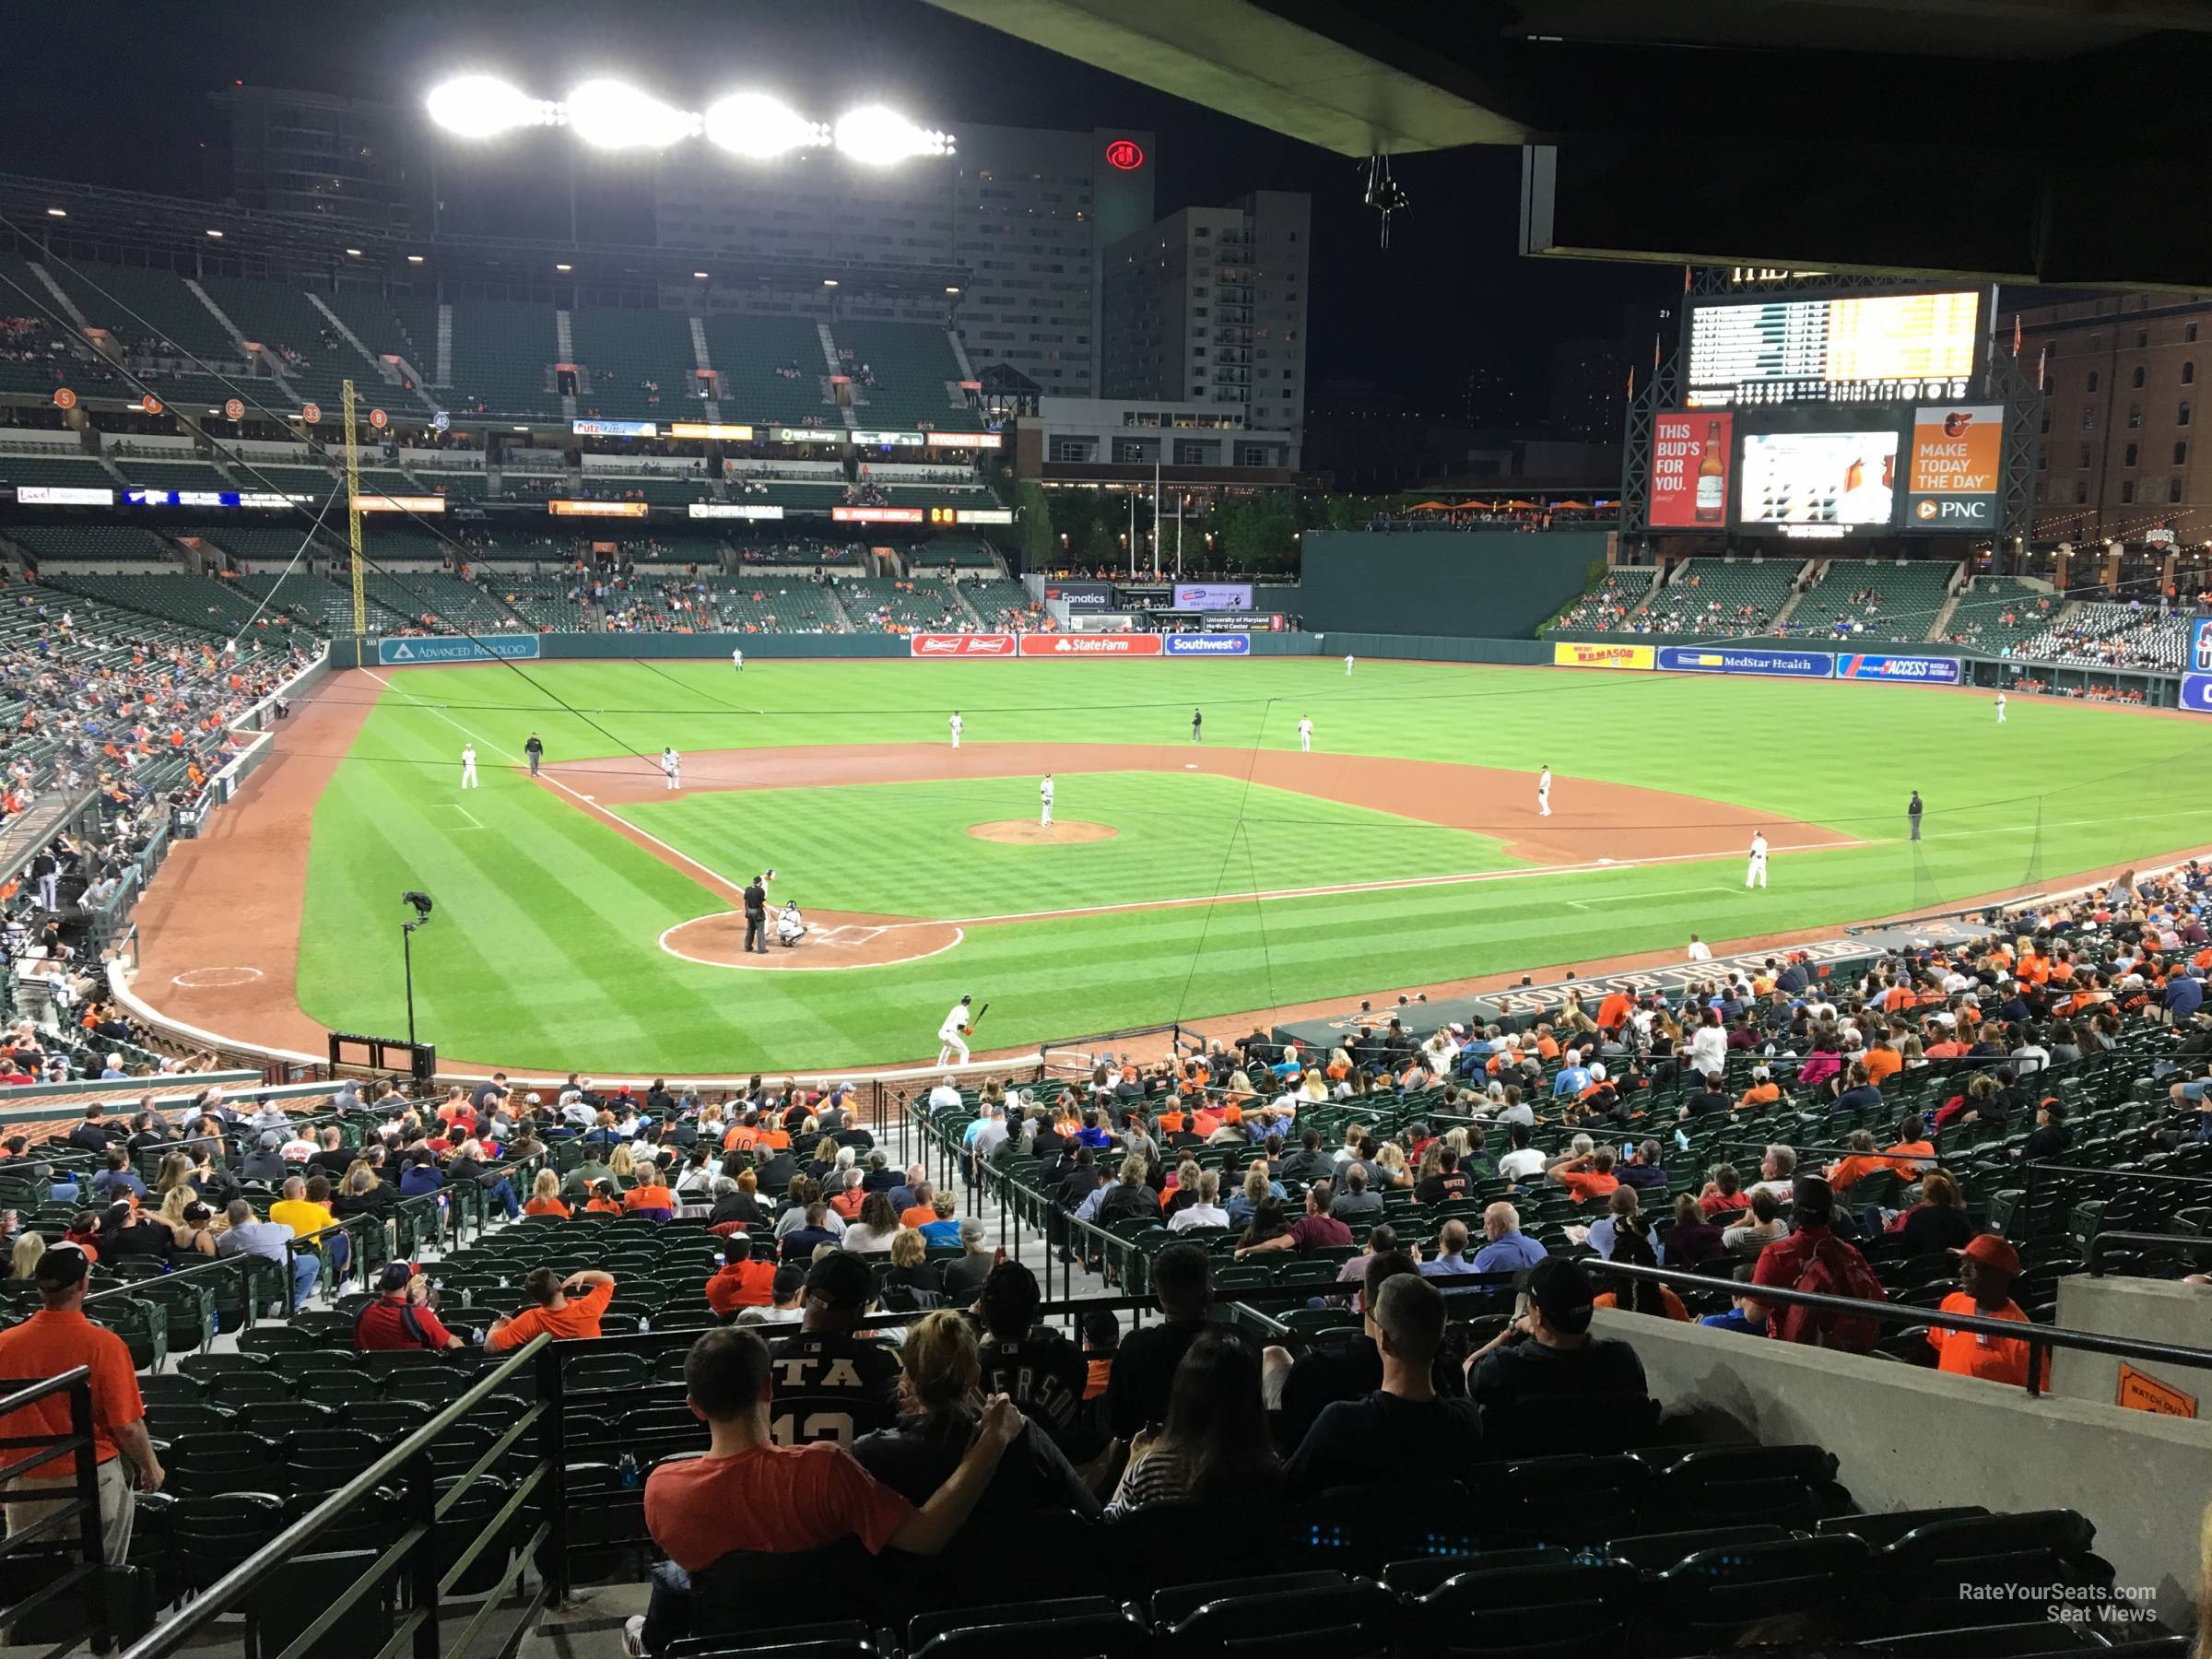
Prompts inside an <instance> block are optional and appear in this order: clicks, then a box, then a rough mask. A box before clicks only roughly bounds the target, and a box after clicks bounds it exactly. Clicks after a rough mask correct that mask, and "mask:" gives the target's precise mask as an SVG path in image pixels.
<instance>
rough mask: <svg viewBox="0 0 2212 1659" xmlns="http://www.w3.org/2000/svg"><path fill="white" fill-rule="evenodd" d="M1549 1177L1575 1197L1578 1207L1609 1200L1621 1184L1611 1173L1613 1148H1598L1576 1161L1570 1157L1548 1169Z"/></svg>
mask: <svg viewBox="0 0 2212 1659" xmlns="http://www.w3.org/2000/svg"><path fill="white" fill-rule="evenodd" d="M1548 1173H1549V1175H1550V1178H1551V1179H1552V1180H1554V1181H1556V1182H1559V1184H1560V1185H1561V1186H1563V1187H1565V1188H1566V1189H1567V1190H1568V1191H1569V1192H1570V1193H1572V1194H1574V1201H1575V1202H1576V1203H1577V1204H1587V1203H1589V1202H1590V1200H1591V1199H1593V1198H1606V1197H1610V1196H1611V1195H1612V1193H1613V1189H1614V1188H1615V1187H1617V1186H1618V1185H1619V1184H1620V1182H1619V1180H1618V1178H1617V1177H1616V1176H1615V1175H1614V1173H1613V1148H1612V1147H1594V1148H1593V1149H1592V1150H1591V1151H1590V1152H1588V1153H1586V1154H1584V1155H1583V1156H1582V1157H1579V1158H1569V1159H1565V1160H1564V1161H1562V1162H1559V1163H1556V1164H1554V1165H1552V1166H1551V1169H1550V1171H1548Z"/></svg>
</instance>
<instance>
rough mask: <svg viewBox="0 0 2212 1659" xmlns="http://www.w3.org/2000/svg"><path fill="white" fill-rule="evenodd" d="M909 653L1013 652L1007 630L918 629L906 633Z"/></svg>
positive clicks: (975, 654) (978, 654)
mask: <svg viewBox="0 0 2212 1659" xmlns="http://www.w3.org/2000/svg"><path fill="white" fill-rule="evenodd" d="M906 649H907V651H908V653H909V654H911V655H913V656H918V657H1010V656H1012V655H1014V654H1015V652H1014V636H1013V635H1012V634H1009V633H973V634H947V633H921V634H909V635H907V637H906Z"/></svg>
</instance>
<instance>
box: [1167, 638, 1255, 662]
mask: <svg viewBox="0 0 2212 1659" xmlns="http://www.w3.org/2000/svg"><path fill="white" fill-rule="evenodd" d="M1167 646H1168V652H1167V654H1168V655H1170V656H1216V657H1219V656H1250V655H1251V654H1252V636H1251V635H1250V634H1248V633H1201V634H1170V635H1168V637H1167Z"/></svg>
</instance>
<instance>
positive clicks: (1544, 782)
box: [1536, 766, 1551, 818]
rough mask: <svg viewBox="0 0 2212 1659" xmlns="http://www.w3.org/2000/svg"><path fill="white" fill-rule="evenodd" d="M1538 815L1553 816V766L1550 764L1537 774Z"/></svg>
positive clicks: (1541, 816)
mask: <svg viewBox="0 0 2212 1659" xmlns="http://www.w3.org/2000/svg"><path fill="white" fill-rule="evenodd" d="M1536 816H1537V817H1538V818H1549V817H1550V816H1551V768H1550V767H1548V766H1547V767H1546V768H1545V769H1544V770H1543V771H1540V772H1538V773H1537V774H1536Z"/></svg>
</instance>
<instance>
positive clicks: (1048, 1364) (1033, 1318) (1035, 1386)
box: [977, 1262, 1089, 1435]
mask: <svg viewBox="0 0 2212 1659" xmlns="http://www.w3.org/2000/svg"><path fill="white" fill-rule="evenodd" d="M1043 1300H1044V1299H1043V1298H1042V1297H1041V1295H1040V1294H1039V1293H1038V1289H1037V1276H1036V1275H1035V1274H1033V1273H1031V1272H1030V1270H1029V1269H1028V1268H1027V1267H1024V1266H1023V1265H1021V1264H1020V1263H1019V1262H1001V1263H999V1264H998V1265H996V1266H994V1268H992V1269H991V1277H989V1278H987V1279H985V1280H984V1281H983V1293H982V1299H981V1300H979V1301H978V1303H977V1311H978V1312H980V1313H981V1314H982V1345H981V1354H980V1360H981V1363H982V1374H983V1391H984V1392H985V1393H986V1394H1005V1395H1006V1397H1007V1398H1008V1399H1010V1400H1012V1401H1013V1402H1014V1404H1015V1405H1017V1406H1020V1407H1021V1409H1022V1414H1023V1415H1024V1416H1025V1417H1027V1418H1030V1420H1031V1421H1033V1422H1036V1423H1038V1424H1040V1425H1041V1426H1042V1427H1043V1428H1044V1429H1045V1430H1047V1431H1048V1432H1049V1433H1052V1434H1053V1435H1064V1434H1065V1433H1066V1432H1067V1431H1068V1430H1069V1429H1071V1428H1073V1427H1074V1425H1075V1421H1076V1417H1077V1413H1078V1412H1079V1411H1080V1410H1081V1409H1082V1407H1083V1384H1084V1382H1086V1380H1087V1379H1088V1375H1089V1367H1088V1364H1087V1363H1086V1362H1085V1360H1084V1359H1083V1351H1082V1350H1081V1349H1080V1348H1078V1347H1077V1346H1076V1345H1075V1344H1074V1343H1072V1342H1070V1341H1069V1340H1068V1339H1067V1338H1066V1337H1065V1336H1064V1335H1061V1334H1060V1333H1059V1332H1058V1331H1057V1330H1054V1329H1053V1328H1052V1327H1050V1326H1046V1327H1044V1328H1042V1329H1038V1328H1037V1310H1038V1308H1039V1307H1041V1305H1042V1304H1043Z"/></svg>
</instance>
